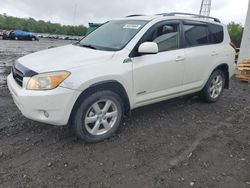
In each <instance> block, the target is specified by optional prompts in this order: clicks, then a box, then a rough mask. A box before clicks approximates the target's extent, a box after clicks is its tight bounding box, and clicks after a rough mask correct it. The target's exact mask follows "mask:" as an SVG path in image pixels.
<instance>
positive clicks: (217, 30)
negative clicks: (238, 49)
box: [209, 24, 224, 44]
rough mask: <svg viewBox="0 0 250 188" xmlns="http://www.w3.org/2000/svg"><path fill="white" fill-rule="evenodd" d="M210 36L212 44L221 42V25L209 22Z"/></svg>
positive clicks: (222, 33)
mask: <svg viewBox="0 0 250 188" xmlns="http://www.w3.org/2000/svg"><path fill="white" fill-rule="evenodd" d="M209 28H210V32H211V38H212V39H213V43H214V44H218V43H221V42H223V38H224V32H223V27H222V26H221V25H215V24H209Z"/></svg>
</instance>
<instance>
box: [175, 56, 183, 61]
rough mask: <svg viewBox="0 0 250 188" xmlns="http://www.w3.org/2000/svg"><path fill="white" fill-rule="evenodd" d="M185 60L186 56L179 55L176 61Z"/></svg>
mask: <svg viewBox="0 0 250 188" xmlns="http://www.w3.org/2000/svg"><path fill="white" fill-rule="evenodd" d="M184 60H185V57H182V56H178V57H177V58H176V59H175V61H177V62H178V61H184Z"/></svg>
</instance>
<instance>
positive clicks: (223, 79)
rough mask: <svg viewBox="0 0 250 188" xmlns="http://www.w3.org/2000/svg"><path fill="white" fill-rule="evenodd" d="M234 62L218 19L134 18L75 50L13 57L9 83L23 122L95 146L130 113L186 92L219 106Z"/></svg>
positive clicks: (180, 16)
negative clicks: (69, 131)
mask: <svg viewBox="0 0 250 188" xmlns="http://www.w3.org/2000/svg"><path fill="white" fill-rule="evenodd" d="M234 58H235V49H234V48H233V45H232V43H231V41H230V37H229V34H228V31H227V27H226V26H225V25H223V24H221V23H220V21H219V20H218V19H217V18H212V17H202V16H199V15H193V14H186V13H170V14H169V13H168V14H167V13H166V14H159V15H153V16H141V15H132V16H128V17H126V18H121V19H116V20H112V21H109V22H107V23H105V24H103V25H101V26H100V27H99V28H97V29H96V30H95V31H93V32H92V33H90V34H88V35H87V36H86V37H85V38H83V39H82V40H81V41H79V42H77V43H75V44H72V45H66V46H62V47H58V48H52V49H47V50H43V51H39V52H36V53H33V54H30V55H27V56H25V57H22V58H20V59H18V60H17V61H16V62H15V64H14V65H13V67H12V72H11V74H10V75H9V76H8V79H7V82H8V87H9V90H10V92H11V94H12V96H13V99H14V102H15V104H16V105H17V106H18V108H19V109H20V111H21V112H22V114H23V115H24V116H25V117H27V118H29V119H32V120H36V121H39V122H44V123H48V124H52V125H58V126H62V125H71V126H72V127H73V130H74V132H75V133H76V135H77V136H78V137H79V138H81V139H83V140H84V141H86V142H99V141H102V140H104V139H106V138H108V137H110V136H111V135H112V134H113V133H114V132H115V131H116V130H117V129H118V127H119V125H120V122H121V120H122V117H123V115H124V114H126V113H128V112H130V111H131V110H132V109H135V108H138V107H141V106H144V105H148V104H152V103H156V102H159V101H163V100H167V99H171V98H175V97H179V96H183V95H187V94H191V93H198V94H199V96H200V97H201V99H202V100H204V101H205V102H208V103H213V102H216V101H218V99H219V98H220V97H221V96H222V93H223V89H224V88H228V87H229V80H230V77H232V75H233V74H234V72H235V66H236V65H235V63H234Z"/></svg>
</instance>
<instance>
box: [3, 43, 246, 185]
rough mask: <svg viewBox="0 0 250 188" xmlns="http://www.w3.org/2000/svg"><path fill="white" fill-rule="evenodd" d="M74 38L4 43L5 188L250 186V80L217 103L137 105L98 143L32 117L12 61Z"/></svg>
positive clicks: (187, 99) (194, 101)
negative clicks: (20, 105)
mask: <svg viewBox="0 0 250 188" xmlns="http://www.w3.org/2000/svg"><path fill="white" fill-rule="evenodd" d="M67 43H69V41H59V40H58V41H51V40H41V41H39V42H21V41H1V40H0V109H1V113H0V119H1V121H0V182H1V183H0V187H4V188H7V187H36V188H37V187H90V188H99V187H114V188H116V187H124V188H127V187H144V188H147V187H162V188H163V187H164V188H165V187H225V188H231V187H232V188H245V187H250V126H249V125H250V85H249V84H247V83H242V82H238V81H236V80H234V79H233V80H232V82H231V87H230V89H229V90H226V91H225V92H224V95H223V97H222V98H221V100H220V101H219V102H218V103H216V104H205V103H202V102H201V101H200V100H199V99H198V98H197V97H196V96H186V97H182V98H178V99H174V100H170V101H165V102H161V103H157V104H154V105H150V106H147V107H143V108H139V109H136V110H134V111H133V112H132V116H131V117H127V118H125V119H124V121H123V123H122V124H123V125H122V126H121V129H120V130H119V132H118V133H117V134H116V135H115V136H114V137H112V138H111V139H109V140H106V141H104V142H102V143H98V144H84V143H83V142H81V141H80V140H78V139H77V138H76V137H75V136H74V135H73V134H72V133H71V132H70V130H69V129H68V128H67V127H55V126H50V125H46V124H41V123H37V122H34V121H31V120H28V119H26V118H24V117H23V116H22V115H21V113H20V112H19V111H18V109H17V108H16V106H15V105H14V103H13V101H12V99H11V96H10V94H9V92H8V89H7V87H6V76H7V74H8V73H9V71H10V66H11V64H12V63H13V61H14V60H16V59H17V58H18V57H20V56H23V55H25V54H28V53H31V52H34V51H37V50H41V49H45V48H48V47H50V46H60V45H64V44H67Z"/></svg>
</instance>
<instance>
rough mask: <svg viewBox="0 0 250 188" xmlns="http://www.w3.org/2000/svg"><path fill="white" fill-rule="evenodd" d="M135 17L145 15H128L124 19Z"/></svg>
mask: <svg viewBox="0 0 250 188" xmlns="http://www.w3.org/2000/svg"><path fill="white" fill-rule="evenodd" d="M136 16H145V15H143V14H131V15H128V16H126V17H127V18H129V17H136Z"/></svg>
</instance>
